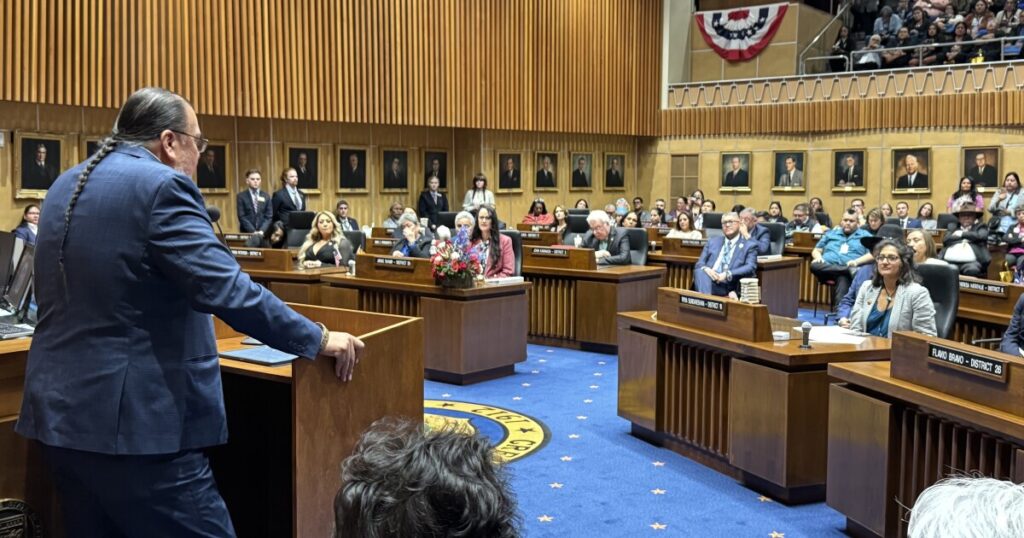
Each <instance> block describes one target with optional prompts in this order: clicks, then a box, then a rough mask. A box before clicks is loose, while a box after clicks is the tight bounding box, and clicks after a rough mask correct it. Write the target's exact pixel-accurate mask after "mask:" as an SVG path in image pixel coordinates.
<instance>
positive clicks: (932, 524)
mask: <svg viewBox="0 0 1024 538" xmlns="http://www.w3.org/2000/svg"><path fill="white" fill-rule="evenodd" d="M1021 299H1022V300H1024V297H1022V298H1021ZM1017 313H1024V312H1021V303H1020V302H1018V303H1017V307H1016V308H1015V309H1014V317H1013V319H1014V320H1017V319H1018V316H1017ZM1011 327H1014V326H1013V325H1012V321H1011ZM1020 327H1022V325H1020V324H1019V323H1018V324H1017V325H1016V326H1015V327H1014V328H1015V329H1019V328H1020ZM1007 334H1009V331H1007ZM1003 340H1004V343H1007V342H1006V338H1004V339H1003ZM1015 345H1016V344H1014V345H1013V346H1011V345H1007V346H1006V349H1003V351H1004V352H1005V353H1009V354H1011V355H1013V356H1020V352H1019V351H1018V350H1017V349H1015V348H1014V346H1015ZM1022 504H1024V486H1021V485H1018V484H1014V483H1013V482H1010V481H1002V480H997V479H995V478H987V477H966V476H964V477H952V478H946V479H943V480H940V481H938V482H936V483H935V484H933V485H931V486H929V487H928V488H927V489H925V490H924V491H923V492H921V494H920V495H918V496H917V500H916V501H914V508H913V510H911V511H910V525H909V526H908V527H907V536H908V537H909V538H933V537H935V536H948V537H950V538H952V537H954V536H984V537H985V538H1011V537H1017V536H1024V511H1022V510H1021V509H1020V507H1021V505H1022Z"/></svg>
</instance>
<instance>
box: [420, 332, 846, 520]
mask: <svg viewBox="0 0 1024 538" xmlns="http://www.w3.org/2000/svg"><path fill="white" fill-rule="evenodd" d="M809 314H810V313H809V312H807V313H806V314H804V315H802V316H801V318H805V317H806V318H810V316H809ZM528 355H529V356H528V359H527V361H526V362H525V363H522V364H519V365H517V367H516V375H514V376H510V377H506V378H503V379H498V380H494V381H489V382H484V383H480V384H477V385H472V386H468V387H458V386H453V385H446V384H443V383H434V382H427V383H426V385H425V395H426V398H427V399H428V400H439V401H441V402H442V403H441V404H438V406H442V405H445V404H447V403H448V402H472V403H474V404H483V405H481V406H464V407H466V408H468V407H474V408H476V410H477V411H480V412H482V413H483V414H488V415H490V416H492V417H497V418H498V420H499V421H506V422H508V423H509V429H510V430H512V431H514V432H515V431H516V429H517V428H520V427H521V426H524V425H525V427H521V429H522V430H525V431H523V432H516V435H518V434H519V433H522V434H523V435H525V436H529V435H539V433H538V432H536V431H529V430H533V429H534V428H533V426H532V425H530V424H529V423H528V422H525V419H523V420H522V421H521V420H520V419H521V417H518V416H517V415H515V413H521V414H524V415H528V416H529V417H533V418H535V419H537V420H538V421H540V422H541V423H543V425H544V426H545V427H546V428H547V433H548V434H549V437H550V439H549V440H548V441H547V443H546V444H545V445H543V446H541V447H540V448H539V449H536V450H535V451H534V452H532V453H530V454H529V455H527V456H525V457H522V458H520V459H517V460H515V461H513V462H512V463H511V464H510V470H511V472H512V476H513V487H514V488H515V491H516V493H517V496H518V500H519V510H520V513H521V515H522V518H523V524H524V529H525V535H526V536H531V537H534V536H588V537H612V536H692V537H729V538H740V537H748V536H750V537H766V538H798V537H814V538H818V537H827V536H844V533H843V532H842V529H843V526H844V524H845V520H844V518H843V517H842V515H841V514H839V513H838V512H836V511H834V510H832V509H831V508H829V507H827V506H825V504H824V503H819V504H811V505H804V506H799V507H788V506H785V505H783V504H780V503H777V502H773V501H771V500H770V499H767V498H765V497H762V496H761V495H760V494H758V493H756V492H754V491H751V490H749V489H746V488H744V487H743V486H741V485H739V484H738V483H736V482H735V481H734V480H732V479H731V478H729V477H727V476H724V475H722V474H719V473H717V472H715V471H712V470H710V469H708V468H707V467H704V466H702V465H699V464H697V463H695V462H693V461H691V460H689V459H687V458H684V457H682V456H679V455H677V454H675V453H674V452H671V451H668V450H665V449H661V448H656V447H654V446H652V445H650V444H648V443H645V442H643V441H641V440H639V439H637V438H635V437H633V436H631V435H630V434H629V429H630V425H629V422H627V421H626V420H624V419H621V418H619V417H618V416H617V414H616V380H617V358H616V357H615V356H612V355H602V354H598V353H587V352H581V351H573V350H567V349H561V348H551V347H544V346H533V345H531V346H529V349H528ZM448 405H449V406H450V408H458V407H460V406H459V405H458V404H455V403H451V404H448ZM495 408H500V409H507V410H509V411H511V412H513V413H504V412H502V411H500V410H498V409H495ZM434 412H438V413H441V414H444V413H445V412H446V410H445V409H440V410H437V411H435V410H434V409H430V408H428V409H427V413H428V414H429V413H434ZM469 420H470V423H471V424H472V425H473V426H474V427H475V428H477V429H478V430H479V431H481V432H482V433H484V434H486V435H488V436H489V437H491V438H492V439H495V437H497V436H500V435H501V433H502V432H503V431H504V430H503V429H502V428H501V426H498V425H497V424H496V423H494V422H491V421H488V420H486V419H483V418H479V417H472V418H470V419H469ZM527 444H529V442H527Z"/></svg>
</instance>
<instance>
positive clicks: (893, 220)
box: [885, 217, 900, 226]
mask: <svg viewBox="0 0 1024 538" xmlns="http://www.w3.org/2000/svg"><path fill="white" fill-rule="evenodd" d="M885 223H886V224H895V225H896V226H899V225H900V219H899V217H888V218H886V219H885Z"/></svg>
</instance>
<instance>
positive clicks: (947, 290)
mask: <svg viewBox="0 0 1024 538" xmlns="http://www.w3.org/2000/svg"><path fill="white" fill-rule="evenodd" d="M917 272H918V274H920V275H921V285H922V286H924V287H925V288H926V289H927V290H928V295H930V296H931V298H932V303H933V304H935V332H936V334H938V336H939V338H949V335H950V333H952V332H953V322H954V321H956V311H957V309H958V308H959V307H960V273H959V272H958V271H957V269H956V266H955V265H939V264H934V265H932V264H921V265H918V266H917Z"/></svg>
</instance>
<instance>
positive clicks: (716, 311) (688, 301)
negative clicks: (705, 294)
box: [679, 295, 725, 318]
mask: <svg viewBox="0 0 1024 538" xmlns="http://www.w3.org/2000/svg"><path fill="white" fill-rule="evenodd" d="M679 306H682V307H685V308H689V309H690V310H696V311H698V312H702V313H705V314H713V315H715V316H721V317H723V318H724V317H725V303H724V302H722V301H713V300H711V299H703V298H701V297H691V296H689V295H680V296H679Z"/></svg>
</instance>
